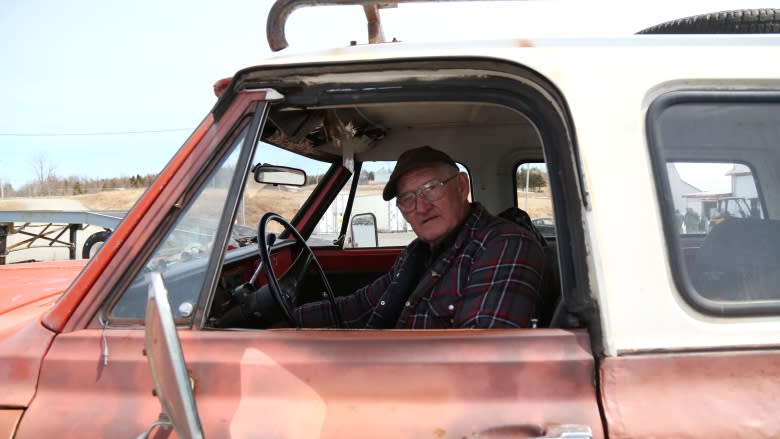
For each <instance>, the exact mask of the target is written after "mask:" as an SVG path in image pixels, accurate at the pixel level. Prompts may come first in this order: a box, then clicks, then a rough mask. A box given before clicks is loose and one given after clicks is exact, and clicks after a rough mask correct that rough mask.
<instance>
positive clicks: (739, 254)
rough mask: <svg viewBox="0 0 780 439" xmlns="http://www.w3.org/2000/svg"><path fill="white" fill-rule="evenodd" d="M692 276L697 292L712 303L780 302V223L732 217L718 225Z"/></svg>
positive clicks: (697, 260)
mask: <svg viewBox="0 0 780 439" xmlns="http://www.w3.org/2000/svg"><path fill="white" fill-rule="evenodd" d="M690 277H691V280H692V282H693V284H694V287H695V288H696V290H697V291H698V293H699V294H701V295H702V296H704V297H706V298H709V299H713V300H725V301H740V302H743V301H753V300H772V299H774V300H777V299H780V221H777V220H762V219H735V218H731V219H727V220H726V221H723V222H722V223H720V224H718V225H716V226H715V227H713V229H712V230H711V231H710V233H709V235H707V238H706V239H705V240H704V242H703V243H702V245H701V247H700V248H699V251H698V253H697V255H696V260H695V262H694V264H693V267H692V270H691V273H690Z"/></svg>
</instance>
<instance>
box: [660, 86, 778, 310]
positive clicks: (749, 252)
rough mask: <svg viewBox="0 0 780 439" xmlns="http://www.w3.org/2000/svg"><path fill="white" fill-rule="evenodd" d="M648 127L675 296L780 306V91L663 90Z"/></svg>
mask: <svg viewBox="0 0 780 439" xmlns="http://www.w3.org/2000/svg"><path fill="white" fill-rule="evenodd" d="M648 136H649V143H650V147H651V154H652V157H653V162H654V163H653V166H654V169H655V173H656V178H657V187H658V195H659V199H660V201H661V203H660V204H661V206H662V213H663V219H664V228H665V234H666V238H667V239H666V241H667V243H668V250H669V255H670V258H669V259H670V261H672V267H671V268H672V272H673V274H674V278H675V282H676V283H677V286H678V289H679V291H680V292H681V294H682V295H683V297H684V298H685V299H686V300H687V301H688V302H689V303H690V304H691V305H693V306H694V307H696V308H697V309H699V310H701V311H703V312H705V313H708V314H715V315H734V316H737V315H756V314H769V313H777V312H778V311H780V173H779V172H778V169H780V94H778V93H769V92H763V93H762V92H750V93H748V92H746V93H702V92H691V93H677V94H673V95H667V96H665V97H663V98H661V99H659V100H658V101H657V102H655V103H654V104H653V105H652V106H651V109H650V112H649V113H648Z"/></svg>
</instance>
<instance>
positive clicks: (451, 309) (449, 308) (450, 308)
mask: <svg viewBox="0 0 780 439" xmlns="http://www.w3.org/2000/svg"><path fill="white" fill-rule="evenodd" d="M447 309H448V310H450V311H453V310H455V305H453V304H451V303H450V306H448V307H447Z"/></svg>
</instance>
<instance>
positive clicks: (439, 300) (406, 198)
mask: <svg viewBox="0 0 780 439" xmlns="http://www.w3.org/2000/svg"><path fill="white" fill-rule="evenodd" d="M468 195H469V181H468V176H467V175H466V174H465V173H463V172H460V171H459V170H458V167H457V165H456V164H455V162H454V161H453V160H452V159H451V158H450V157H449V156H448V155H447V154H445V153H443V152H441V151H438V150H436V149H433V148H431V147H429V146H423V147H420V148H415V149H411V150H409V151H406V152H404V153H403V154H402V155H401V157H400V158H399V160H398V163H397V164H396V167H395V169H394V170H393V172H392V174H391V175H390V179H389V180H388V181H387V185H386V186H385V188H384V192H383V193H382V196H383V198H384V199H385V200H391V199H392V198H394V197H395V198H396V206H398V209H399V210H400V211H401V213H402V214H403V216H404V218H405V219H406V221H407V222H408V223H409V224H410V225H411V226H412V229H413V230H414V232H415V234H417V239H416V240H414V241H413V242H412V243H411V244H409V245H408V246H407V247H406V248H405V249H404V251H403V252H401V254H400V255H399V256H398V259H397V260H396V261H395V263H394V264H393V267H392V268H391V269H390V271H389V272H388V273H386V274H385V275H383V276H381V277H380V278H379V279H377V280H375V281H374V282H372V283H371V284H369V285H367V286H365V287H363V288H361V289H359V290H357V291H356V292H354V293H353V294H351V295H349V296H343V297H338V298H337V302H336V303H337V305H338V306H339V308H340V311H341V314H342V316H343V317H344V321H345V324H346V325H347V327H350V328H418V329H432V328H516V327H524V326H529V321H530V319H531V316H532V313H533V311H534V305H535V303H536V300H537V295H538V289H539V285H540V282H541V276H542V268H543V263H544V262H543V261H544V255H543V250H542V247H541V245H540V243H539V241H538V240H537V239H536V238H535V236H534V235H533V234H532V233H530V232H529V231H527V230H526V229H524V228H522V227H520V226H518V225H517V224H514V223H512V222H509V221H506V220H504V219H501V218H498V217H495V216H493V215H491V214H490V213H488V212H487V211H486V210H485V208H484V207H482V205H481V204H479V203H470V202H469V201H468ZM329 307H330V303H329V302H328V301H319V302H313V303H307V304H305V305H302V306H300V307H298V308H297V309H296V310H295V312H296V315H297V317H298V321H299V322H301V323H302V325H303V326H305V327H329V326H334V325H335V322H334V320H333V318H332V313H331V312H330V310H329Z"/></svg>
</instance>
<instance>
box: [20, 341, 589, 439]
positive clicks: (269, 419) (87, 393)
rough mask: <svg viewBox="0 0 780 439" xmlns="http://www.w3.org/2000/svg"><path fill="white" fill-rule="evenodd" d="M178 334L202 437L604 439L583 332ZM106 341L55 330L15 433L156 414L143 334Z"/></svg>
mask: <svg viewBox="0 0 780 439" xmlns="http://www.w3.org/2000/svg"><path fill="white" fill-rule="evenodd" d="M179 335H180V337H181V339H182V345H183V350H184V357H185V359H186V361H187V366H188V370H190V372H191V374H192V377H193V379H194V382H195V397H196V401H197V407H198V411H199V413H200V417H201V420H202V422H203V427H204V430H205V435H206V437H229V436H230V437H235V438H238V437H258V436H262V437H323V438H344V437H375V438H383V437H387V438H394V439H395V438H398V437H455V438H462V437H475V436H476V435H479V434H486V433H488V432H497V431H498V432H504V433H506V432H509V431H520V430H522V429H525V430H528V429H529V428H530V430H531V431H534V430H536V431H540V430H541V428H543V427H544V426H546V425H549V424H556V423H575V424H584V425H589V426H590V427H591V428H592V429H593V431H594V437H603V432H602V428H601V425H600V423H601V421H600V417H599V412H598V407H597V404H596V394H595V389H594V388H593V373H594V368H593V357H592V355H591V353H590V349H589V340H588V335H587V333H585V332H580V331H563V330H555V329H539V330H449V331H322V330H304V331H300V330H299V331H293V330H268V331H245V332H235V331H180V332H179ZM100 337H101V334H100V331H98V330H85V331H78V332H76V333H73V334H65V335H61V336H59V337H57V339H56V340H55V343H54V346H53V347H52V349H51V351H50V353H49V355H48V356H47V358H46V361H45V364H44V367H43V371H42V373H41V382H40V387H39V392H38V395H37V397H36V399H35V401H34V402H33V404H32V406H31V407H30V409H29V410H28V411H27V413H26V414H25V416H24V419H23V421H22V424H21V426H20V429H19V436H18V437H20V438H32V437H46V436H49V435H50V436H55V435H56V436H58V437H61V436H64V437H76V436H79V437H84V436H85V435H87V436H95V437H128V435H135V434H137V433H139V432H141V431H142V430H143V429H144V428H146V426H147V425H148V424H149V423H151V422H152V421H154V420H155V419H157V416H158V414H159V412H160V405H159V403H158V401H157V399H156V398H155V397H154V396H153V395H152V388H153V385H152V380H151V376H150V373H149V369H148V367H147V365H146V358H145V357H144V356H143V355H142V354H141V350H142V347H143V333H142V331H140V330H109V331H106V339H107V341H108V346H109V362H108V365H107V366H103V365H102V361H101V355H100ZM521 427H524V428H521ZM96 429H97V430H96ZM172 437H175V435H172ZM520 437H522V436H520Z"/></svg>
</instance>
